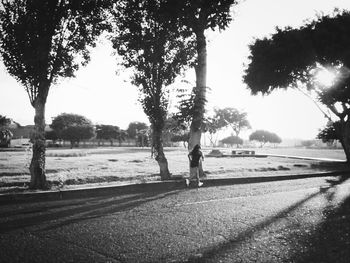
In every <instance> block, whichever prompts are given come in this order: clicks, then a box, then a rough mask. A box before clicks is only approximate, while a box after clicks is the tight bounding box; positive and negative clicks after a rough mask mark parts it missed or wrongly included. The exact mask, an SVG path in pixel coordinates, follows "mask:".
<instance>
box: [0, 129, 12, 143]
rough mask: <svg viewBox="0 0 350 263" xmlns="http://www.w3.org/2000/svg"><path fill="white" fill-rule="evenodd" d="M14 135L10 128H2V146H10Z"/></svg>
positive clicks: (0, 131)
mask: <svg viewBox="0 0 350 263" xmlns="http://www.w3.org/2000/svg"><path fill="white" fill-rule="evenodd" d="M12 137H13V134H12V132H11V131H10V130H9V129H4V130H0V147H10V144H11V139H12Z"/></svg>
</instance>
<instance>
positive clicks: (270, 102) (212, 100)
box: [0, 0, 350, 139]
mask: <svg viewBox="0 0 350 263" xmlns="http://www.w3.org/2000/svg"><path fill="white" fill-rule="evenodd" d="M336 7H338V8H340V9H347V10H350V1H349V0H293V1H292V0H263V1H262V0H245V1H243V2H242V3H241V4H239V5H238V6H236V7H235V9H234V10H235V15H234V21H233V22H232V23H231V25H230V27H229V28H228V29H227V30H226V31H223V32H221V33H219V32H215V33H210V34H209V35H208V38H209V43H208V75H207V77H208V80H207V82H208V86H209V87H210V88H211V91H210V92H209V94H208V101H209V102H208V109H209V110H211V109H212V108H213V107H218V108H224V107H234V108H237V109H240V110H243V111H246V112H247V113H248V119H249V121H250V123H251V125H252V129H253V130H256V129H266V130H269V131H272V132H275V133H277V134H278V135H279V136H280V137H282V138H301V139H313V138H315V136H316V135H317V133H318V129H319V128H321V127H323V126H324V125H325V123H326V119H325V118H324V117H323V115H322V113H321V112H320V111H319V110H318V109H317V108H316V106H315V105H314V104H313V102H311V101H310V100H309V99H308V98H307V97H305V96H304V95H302V94H301V93H298V92H297V91H292V90H289V91H277V92H274V93H272V94H271V95H269V96H264V97H262V96H261V95H258V96H251V95H250V92H249V90H248V89H247V88H246V86H245V84H244V83H243V82H242V75H243V69H244V64H245V63H247V56H248V55H249V52H248V44H250V43H252V41H253V40H254V38H261V37H263V36H268V35H269V34H271V33H273V32H274V30H275V27H276V26H279V27H285V26H292V27H298V26H300V25H302V24H303V22H305V20H307V19H313V18H315V16H316V13H317V12H323V13H325V14H328V13H330V12H332V11H333V10H334V8H336ZM111 53H112V49H111V47H110V46H109V45H108V44H107V42H105V43H100V44H99V45H98V46H97V47H96V48H95V49H94V51H93V53H92V60H91V62H90V64H89V65H88V66H87V67H85V68H82V69H81V70H80V71H79V72H77V74H76V78H74V79H66V80H62V81H60V82H59V83H58V84H57V85H56V86H53V87H52V88H51V90H50V93H49V96H48V101H47V104H46V122H47V123H48V124H50V123H51V118H52V117H55V116H57V115H58V114H60V113H62V112H67V113H76V114H81V115H84V116H86V117H88V118H89V119H90V120H91V121H92V122H93V123H99V124H113V125H118V126H119V127H121V128H123V129H125V128H127V126H128V124H129V123H130V122H131V121H143V122H147V123H148V121H147V117H146V116H145V114H144V113H143V111H142V109H141V106H140V105H139V103H138V102H137V96H138V95H137V88H136V87H134V86H132V85H131V84H130V82H129V79H128V78H127V75H126V74H124V73H123V71H119V73H118V74H116V68H117V67H116V59H115V58H113V57H112V56H111ZM188 75H189V76H191V75H192V76H193V75H194V74H193V71H192V72H190V73H189V74H188ZM190 78H191V77H190ZM0 91H1V93H0V94H1V100H0V101H1V102H0V103H1V104H0V114H1V115H6V116H7V117H9V118H12V119H13V120H15V121H17V122H19V123H20V124H22V125H27V124H33V119H34V109H33V108H32V106H31V105H30V103H29V99H28V96H27V94H26V92H25V90H24V88H23V87H21V86H20V85H19V84H18V83H17V82H16V80H15V79H14V78H12V77H11V76H9V74H7V73H6V70H5V68H4V66H3V65H2V64H1V62H0ZM251 132H252V130H251V131H248V132H247V133H246V134H242V135H243V136H242V137H243V138H247V137H248V135H249V134H250V133H251Z"/></svg>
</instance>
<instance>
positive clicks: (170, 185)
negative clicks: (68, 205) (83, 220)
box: [0, 170, 350, 205]
mask: <svg viewBox="0 0 350 263" xmlns="http://www.w3.org/2000/svg"><path fill="white" fill-rule="evenodd" d="M340 175H346V176H348V177H349V178H350V170H347V171H333V172H321V173H310V174H294V175H278V176H256V177H243V178H213V179H203V180H202V181H203V182H204V186H203V187H213V186H224V185H234V184H252V183H264V182H273V181H285V180H297V179H305V178H314V177H330V176H340ZM178 189H186V186H185V183H184V180H171V181H162V182H147V183H134V184H128V185H117V186H100V187H91V188H79V189H69V190H57V191H40V192H30V193H9V194H0V205H5V204H9V203H14V202H38V201H58V200H65V199H75V198H88V197H96V196H106V195H122V194H130V193H144V192H152V191H155V192H157V191H158V192H160V191H172V190H178Z"/></svg>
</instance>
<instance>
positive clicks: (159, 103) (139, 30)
mask: <svg viewBox="0 0 350 263" xmlns="http://www.w3.org/2000/svg"><path fill="white" fill-rule="evenodd" d="M131 18H132V19H131ZM114 20H115V25H116V31H115V33H114V36H113V37H112V42H113V47H114V48H115V49H116V50H117V52H118V54H119V55H120V56H121V58H122V62H121V63H122V65H123V66H124V67H126V68H132V69H133V76H132V82H133V84H134V85H137V86H138V87H139V89H140V98H139V101H140V102H141V104H142V107H143V110H144V112H145V113H146V115H147V116H148V118H149V120H150V122H151V124H152V125H153V126H157V129H162V128H163V127H164V122H165V119H166V115H167V107H168V90H167V89H166V88H165V87H166V86H168V85H170V84H172V83H173V82H174V80H175V78H176V76H178V75H179V74H180V73H181V72H182V71H183V70H184V69H185V68H186V66H187V65H188V64H189V63H190V62H191V60H192V58H193V56H194V52H193V48H192V46H193V44H192V42H193V41H192V39H189V38H185V37H183V35H181V32H180V30H179V29H178V28H177V27H176V26H175V25H174V24H173V23H172V21H171V20H170V19H169V17H168V16H167V2H166V1H160V0H152V1H146V0H144V1H126V2H125V3H122V4H121V5H118V6H117V8H116V10H115V12H114Z"/></svg>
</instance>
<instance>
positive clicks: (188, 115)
mask: <svg viewBox="0 0 350 263" xmlns="http://www.w3.org/2000/svg"><path fill="white" fill-rule="evenodd" d="M205 89H206V90H207V89H209V88H208V87H206V88H205ZM200 90H201V89H200V88H198V87H192V89H191V91H190V92H188V91H187V90H186V89H178V90H177V92H178V94H177V97H178V98H179V100H180V101H179V104H178V106H177V109H178V111H177V112H176V113H175V115H174V118H175V119H176V120H177V122H178V123H179V125H181V126H182V127H183V128H184V129H188V128H189V127H190V125H191V122H192V121H193V118H194V117H195V116H197V115H200V114H201V112H202V111H203V109H204V108H205V105H206V103H207V99H206V98H205V97H203V96H201V95H200ZM202 121H203V122H202V124H201V129H202V130H205V129H206V123H205V122H204V118H203V119H202Z"/></svg>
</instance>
